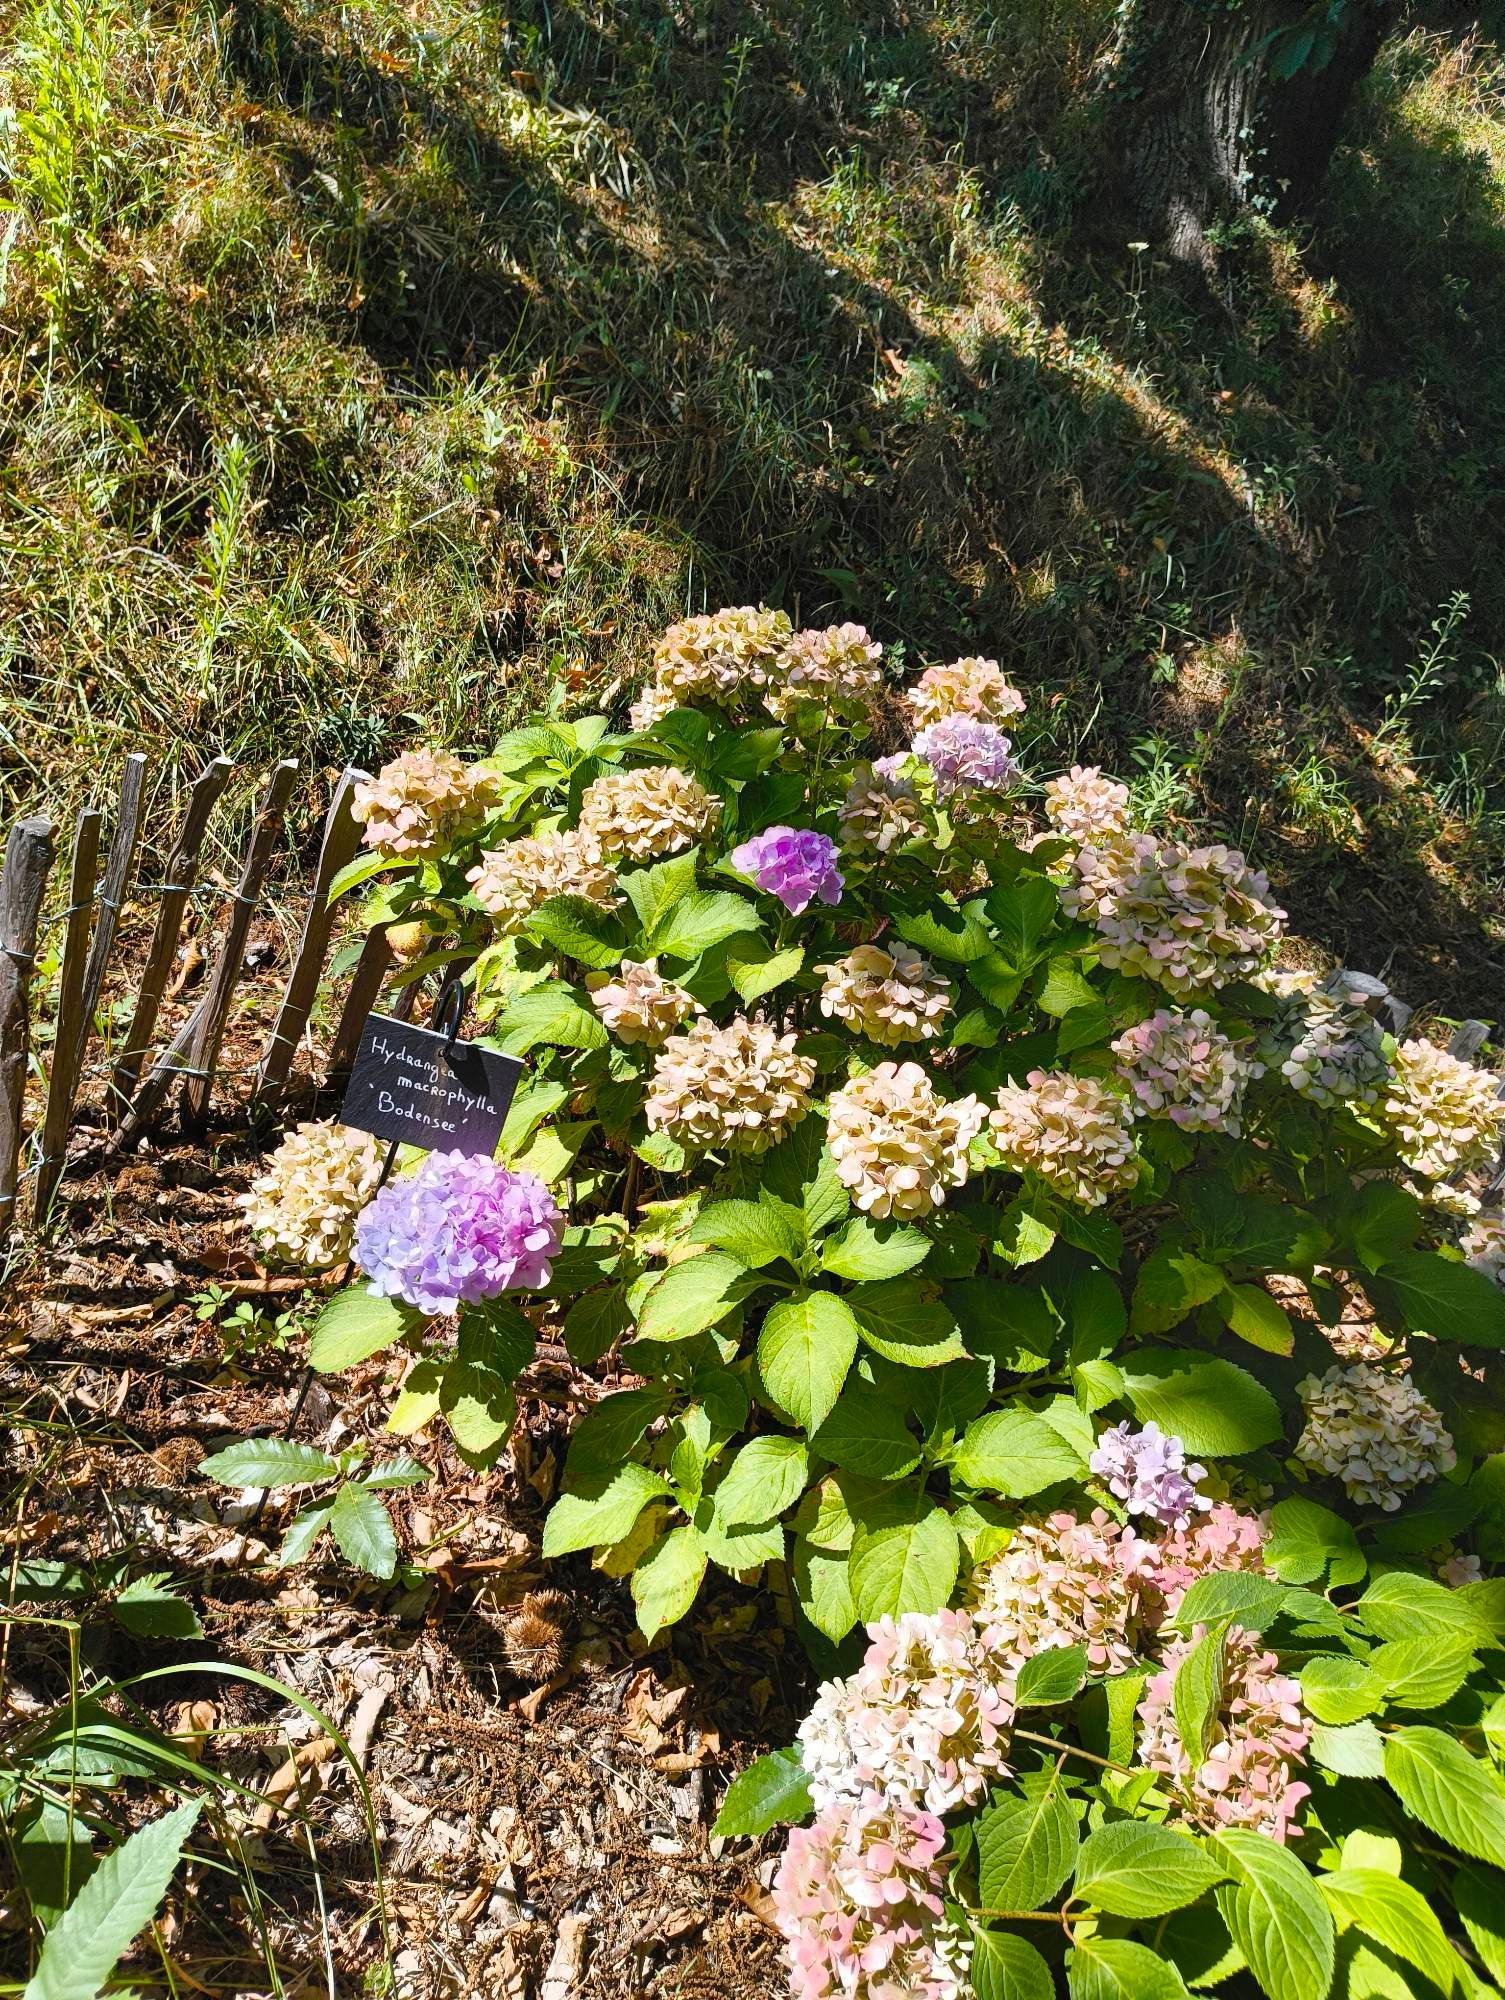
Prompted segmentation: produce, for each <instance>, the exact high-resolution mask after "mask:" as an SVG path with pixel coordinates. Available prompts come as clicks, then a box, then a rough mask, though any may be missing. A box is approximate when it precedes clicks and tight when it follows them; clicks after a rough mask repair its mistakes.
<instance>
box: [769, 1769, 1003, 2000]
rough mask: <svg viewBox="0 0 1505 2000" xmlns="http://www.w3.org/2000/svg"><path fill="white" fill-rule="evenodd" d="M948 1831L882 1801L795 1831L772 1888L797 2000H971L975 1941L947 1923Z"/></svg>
mask: <svg viewBox="0 0 1505 2000" xmlns="http://www.w3.org/2000/svg"><path fill="white" fill-rule="evenodd" d="M945 1845H946V1829H945V1827H944V1826H942V1824H941V1822H940V1820H938V1819H937V1818H936V1817H935V1816H934V1814H932V1813H907V1812H902V1811H899V1810H897V1809H896V1808H894V1807H892V1806H889V1805H886V1804H884V1802H883V1801H882V1799H880V1798H879V1797H878V1796H877V1795H876V1793H869V1794H868V1795H867V1796H866V1797H865V1798H862V1799H858V1800H852V1799H844V1800H840V1801H838V1802H837V1803H836V1804H833V1805H830V1806H828V1807H827V1808H826V1810H825V1811H824V1812H822V1813H821V1814H820V1815H819V1816H818V1817H817V1818H816V1820H815V1821H814V1823H813V1824H812V1825H810V1826H807V1827H796V1828H795V1830H794V1831H793V1832H792V1833H791V1834H790V1836H789V1845H788V1847H787V1848H786V1849H785V1850H784V1858H783V1860H782V1862H781V1863H780V1865H779V1872H778V1875H777V1877H776V1878H775V1881H774V1887H773V1901H774V1910H775V1915H776V1919H777V1922H778V1926H779V1929H780V1930H781V1931H782V1932H783V1934H784V1938H785V1940H786V1958H787V1960H788V1965H789V1972H790V1990H791V1992H792V1994H793V1996H794V2000H964V1996H965V1995H967V1994H969V1993H970V1990H971V1989H970V1987H969V1986H968V1984H967V1962H968V1958H969V1956H970V1952H971V1944H970V1940H969V1939H967V1938H965V1937H963V1936H962V1935H961V1934H960V1933H959V1932H958V1931H957V1930H956V1929H955V1928H954V1927H953V1926H952V1925H950V1924H948V1923H947V1922H946V1920H945V1904H944V1902H943V1897H944V1894H945V1888H946V1872H945V1869H944V1868H943V1867H942V1865H941V1860H940V1856H941V1852H942V1850H943V1848H944V1847H945Z"/></svg>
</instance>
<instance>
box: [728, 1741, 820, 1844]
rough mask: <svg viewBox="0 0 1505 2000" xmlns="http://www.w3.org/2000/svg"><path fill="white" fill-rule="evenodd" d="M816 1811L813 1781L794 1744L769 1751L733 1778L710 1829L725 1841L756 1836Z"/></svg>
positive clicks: (797, 1746)
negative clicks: (812, 1788) (811, 1781)
mask: <svg viewBox="0 0 1505 2000" xmlns="http://www.w3.org/2000/svg"><path fill="white" fill-rule="evenodd" d="M813 1810H814V1801H813V1799H812V1798H811V1797H810V1780H809V1778H808V1777H806V1775H805V1767H804V1765H803V1764H802V1763H801V1762H800V1753H799V1745H798V1744H794V1745H792V1746H791V1747H790V1748H789V1749H787V1750H772V1751H770V1752H769V1754H768V1755H767V1756H766V1757H760V1758H758V1760H757V1762H756V1763H754V1764H749V1765H748V1767H747V1769H746V1770H745V1771H744V1772H743V1773H742V1775H741V1776H740V1777H738V1778H734V1779H733V1780H732V1783H731V1784H730V1786H729V1787H728V1788H727V1794H726V1797H725V1798H724V1799H723V1800H722V1801H721V1810H720V1812H719V1813H718V1814H717V1815H716V1824H715V1825H714V1826H713V1827H712V1828H711V1832H712V1834H713V1835H719V1836H720V1837H721V1838H722V1839H724V1840H735V1839H743V1838H747V1837H749V1836H751V1837H754V1838H755V1837H756V1836H757V1835H758V1834H760V1833H767V1832H768V1830H769V1828H770V1827H775V1826H787V1825H788V1824H789V1823H790V1822H791V1821H798V1820H802V1819H805V1818H807V1817H808V1816H809V1814H810V1813H811V1812H812V1811H813Z"/></svg>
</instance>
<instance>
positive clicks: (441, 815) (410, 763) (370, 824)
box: [350, 750, 491, 859]
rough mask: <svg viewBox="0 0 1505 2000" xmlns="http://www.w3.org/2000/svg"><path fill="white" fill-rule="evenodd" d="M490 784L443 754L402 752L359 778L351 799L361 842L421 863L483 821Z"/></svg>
mask: <svg viewBox="0 0 1505 2000" xmlns="http://www.w3.org/2000/svg"><path fill="white" fill-rule="evenodd" d="M490 791H491V781H490V779H489V778H488V777H487V775H486V773H485V772H484V771H482V770H481V769H480V767H479V766H478V765H471V766H469V767H467V766H466V765H464V764H462V763H461V762H460V760H459V758H458V757H452V756H451V755H450V754H449V752H448V751H447V750H404V751H403V753H402V755H401V756H400V757H394V758H393V759H392V761H391V763H389V764H383V765H382V767H381V769H380V770H379V771H378V772H377V774H376V776H375V777H374V778H363V779H362V780H361V782H360V784H358V785H357V786H356V788H355V791H354V794H353V796H352V799H351V805H350V810H351V813H352V815H353V816H354V817H355V818H356V819H358V820H359V821H360V823H361V825H362V826H364V827H365V829H366V831H365V835H364V839H365V843H366V845H367V847H374V848H376V849H377V850H378V851H379V852H381V853H382V854H400V855H403V856H404V857H411V858H415V859H423V858H424V857H426V856H429V855H433V854H437V853H438V852H439V851H440V849H441V848H442V847H443V846H444V845H445V844H446V843H447V842H449V841H452V840H457V839H459V838H461V837H462V836H463V835H464V834H466V833H468V832H471V831H473V830H474V829H475V828H476V827H477V826H479V825H480V823H481V820H482V819H483V818H484V817H485V813H486V808H487V805H488V804H489V803H490Z"/></svg>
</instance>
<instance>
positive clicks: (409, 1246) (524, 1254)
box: [354, 1153, 564, 1313]
mask: <svg viewBox="0 0 1505 2000" xmlns="http://www.w3.org/2000/svg"><path fill="white" fill-rule="evenodd" d="M563 1228H564V1217H563V1216H562V1215H561V1214H560V1212H559V1210H558V1208H557V1207H556V1206H555V1203H554V1197H553V1196H552V1195H551V1194H550V1193H549V1190H548V1189H547V1188H546V1187H545V1186H544V1184H543V1182H542V1181H541V1180H537V1179H535V1178H534V1176H533V1175H532V1174H514V1173H510V1172H509V1171H508V1170H507V1168H506V1167H499V1166H498V1165H497V1164H496V1162H495V1161H494V1160H487V1159H473V1158H471V1157H470V1156H468V1155H467V1154H465V1153H430V1154H429V1156H428V1158H427V1159H426V1160H425V1161H424V1162H423V1164H422V1166H421V1167H420V1168H419V1169H418V1171H417V1173H416V1174H414V1175H413V1176H412V1177H411V1178H410V1179H408V1180H401V1181H393V1182H392V1183H391V1185H390V1186H388V1187H384V1188H383V1189H382V1191H381V1193H380V1194H378V1195H377V1197H376V1199H375V1200H374V1201H372V1202H371V1203H369V1205H368V1206H367V1207H366V1208H364V1209H363V1210H362V1211H361V1215H360V1218H359V1220H358V1221H357V1223H356V1225H355V1250H354V1255H355V1261H356V1263H357V1264H359V1265H360V1267H361V1269H362V1270H363V1271H364V1272H365V1274H366V1276H367V1278H368V1279H369V1280H370V1285H371V1290H372V1291H373V1292H375V1293H376V1294H377V1295H378V1297H380V1298H395V1299H406V1300H407V1302H408V1304H409V1305H414V1306H417V1307H418V1309H419V1311H420V1312H426V1313H452V1312H454V1311H456V1310H457V1308H458V1307H459V1306H461V1305H462V1304H463V1305H474V1304H475V1303H476V1301H477V1300H479V1299H493V1298H495V1297H496V1295H497V1294H498V1292H510V1291H536V1290H537V1289H538V1288H539V1286H541V1285H546V1284H547V1283H548V1282H549V1259H550V1258H551V1257H552V1256H553V1255H554V1254H555V1252H556V1251H557V1250H558V1248H559V1240H560V1234H561V1232H562V1230H563Z"/></svg>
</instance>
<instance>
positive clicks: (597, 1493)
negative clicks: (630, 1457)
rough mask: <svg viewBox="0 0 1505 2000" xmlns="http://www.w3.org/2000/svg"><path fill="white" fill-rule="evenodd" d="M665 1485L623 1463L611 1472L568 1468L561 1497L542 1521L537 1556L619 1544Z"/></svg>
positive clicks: (654, 1475) (657, 1476)
mask: <svg viewBox="0 0 1505 2000" xmlns="http://www.w3.org/2000/svg"><path fill="white" fill-rule="evenodd" d="M668 1490H669V1482H668V1481H667V1480H666V1479H664V1478H663V1477H662V1476H661V1475H660V1474H659V1473H657V1472H650V1471H649V1470H648V1467H647V1466H646V1465H638V1464H636V1463H634V1462H632V1461H629V1462H628V1463H627V1464H626V1465H619V1466H616V1467H614V1468H606V1467H590V1468H587V1469H586V1470H585V1471H583V1472H582V1473H580V1474H578V1475H577V1474H576V1473H575V1471H574V1470H573V1468H572V1469H571V1472H570V1478H569V1484H568V1487H567V1489H566V1491H565V1492H563V1493H561V1494H560V1496H559V1498H558V1499H557V1500H556V1501H555V1502H554V1504H553V1506H552V1507H551V1508H550V1509H549V1517H548V1519H547V1520H546V1521H545V1522H544V1529H543V1553H544V1554H545V1555H546V1556H567V1555H569V1554H571V1553H572V1551H574V1550H575V1549H594V1548H604V1547H607V1546H609V1545H610V1544H611V1543H613V1542H619V1541H621V1539H622V1537H623V1536H624V1535H626V1534H628V1533H629V1532H630V1530H631V1528H632V1525H633V1523H634V1522H635V1521H636V1520H637V1517H638V1515H639V1514H641V1513H642V1511H643V1509H644V1508H645V1507H646V1506H647V1504H648V1502H649V1501H650V1500H653V1499H656V1498H657V1497H658V1496H659V1494H661V1493H667V1492H668Z"/></svg>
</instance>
